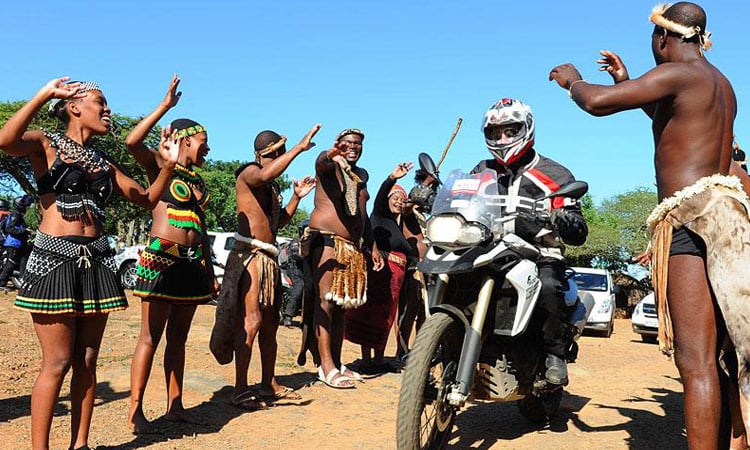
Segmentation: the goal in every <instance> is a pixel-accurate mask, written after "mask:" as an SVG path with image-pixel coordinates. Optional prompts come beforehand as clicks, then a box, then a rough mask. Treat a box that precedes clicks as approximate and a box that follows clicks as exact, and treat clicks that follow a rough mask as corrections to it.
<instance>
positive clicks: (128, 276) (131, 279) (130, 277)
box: [120, 261, 138, 289]
mask: <svg viewBox="0 0 750 450" xmlns="http://www.w3.org/2000/svg"><path fill="white" fill-rule="evenodd" d="M137 273H138V262H137V261H128V262H126V263H125V264H123V265H122V267H120V284H122V287H123V289H133V288H135V283H136V275H137Z"/></svg>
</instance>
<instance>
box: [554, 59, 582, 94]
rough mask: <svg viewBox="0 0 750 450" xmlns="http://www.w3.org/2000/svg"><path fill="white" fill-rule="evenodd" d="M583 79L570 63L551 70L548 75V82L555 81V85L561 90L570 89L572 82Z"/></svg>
mask: <svg viewBox="0 0 750 450" xmlns="http://www.w3.org/2000/svg"><path fill="white" fill-rule="evenodd" d="M581 79H583V77H581V73H580V72H578V69H576V66H574V65H573V64H570V63H566V64H560V65H559V66H557V67H555V68H554V69H552V70H551V71H550V73H549V80H550V81H552V80H554V81H557V84H558V85H559V86H560V87H561V88H563V89H570V86H571V85H572V84H573V82H575V81H578V80H581Z"/></svg>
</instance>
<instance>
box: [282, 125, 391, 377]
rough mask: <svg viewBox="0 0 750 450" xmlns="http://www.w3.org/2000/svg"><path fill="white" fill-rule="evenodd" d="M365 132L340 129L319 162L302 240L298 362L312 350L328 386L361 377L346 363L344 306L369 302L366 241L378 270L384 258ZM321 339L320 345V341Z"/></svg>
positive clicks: (302, 361) (301, 361)
mask: <svg viewBox="0 0 750 450" xmlns="http://www.w3.org/2000/svg"><path fill="white" fill-rule="evenodd" d="M364 138H365V135H364V133H363V132H362V131H360V130H357V129H346V130H344V131H342V132H341V133H339V134H338V136H337V137H336V141H335V143H334V145H333V147H332V148H331V149H330V150H327V151H325V152H322V153H321V154H320V155H318V158H317V159H316V161H315V172H316V179H317V184H318V189H317V190H316V191H315V207H314V209H313V212H312V214H311V216H310V226H309V227H308V228H307V231H306V232H305V236H304V238H303V239H302V242H301V243H300V248H301V249H302V252H303V256H306V257H307V261H306V266H308V267H307V269H308V272H309V274H310V275H311V278H312V279H311V283H306V285H307V284H311V286H310V287H312V289H311V290H308V291H307V292H306V295H305V300H304V302H305V308H304V310H305V313H304V314H303V322H304V324H303V343H302V349H301V352H300V355H299V357H298V359H297V362H298V363H300V364H301V365H303V364H304V363H305V360H306V352H307V351H308V350H309V351H311V353H312V354H313V360H314V361H315V364H317V365H319V368H318V378H319V379H320V380H321V381H323V382H324V383H325V384H326V385H328V386H330V387H333V388H338V389H346V388H354V387H355V386H354V381H359V380H361V376H360V375H359V374H358V373H356V372H354V371H352V370H350V369H348V368H347V367H346V366H344V365H343V364H342V363H341V347H342V345H343V339H344V333H343V328H344V309H346V308H356V307H358V306H360V305H362V304H363V303H364V302H365V301H366V295H365V291H366V287H367V269H366V266H365V258H364V255H363V254H362V252H361V250H360V240H361V239H363V238H364V245H365V247H367V248H369V249H370V251H371V254H372V259H373V266H374V269H375V270H380V269H381V268H382V267H383V259H382V258H381V256H380V254H379V253H378V251H377V246H376V245H375V243H374V240H373V239H372V230H371V229H370V221H369V218H368V216H367V208H366V206H367V200H368V198H369V194H368V192H367V179H368V174H367V171H366V170H365V169H363V168H361V167H359V166H357V161H358V160H359V158H360V157H361V156H362V141H363V140H364ZM316 340H317V344H316V342H315V341H316Z"/></svg>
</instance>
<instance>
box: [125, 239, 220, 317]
mask: <svg viewBox="0 0 750 450" xmlns="http://www.w3.org/2000/svg"><path fill="white" fill-rule="evenodd" d="M212 282H213V280H211V279H210V276H209V273H208V270H207V268H206V263H205V259H204V258H203V246H202V245H195V246H188V245H180V244H176V243H174V242H171V241H168V240H166V239H163V238H160V237H154V238H153V239H151V242H150V243H149V245H148V247H146V248H144V249H143V251H141V257H140V259H139V260H138V267H137V269H136V284H135V288H134V289H133V295H135V296H138V297H141V298H143V300H157V301H165V302H169V303H173V304H182V305H196V304H202V303H207V302H208V301H210V300H211V291H212V288H213V285H212Z"/></svg>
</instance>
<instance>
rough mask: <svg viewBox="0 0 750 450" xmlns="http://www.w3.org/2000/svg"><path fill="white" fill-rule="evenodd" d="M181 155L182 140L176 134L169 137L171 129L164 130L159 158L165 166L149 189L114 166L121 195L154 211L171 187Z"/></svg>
mask: <svg viewBox="0 0 750 450" xmlns="http://www.w3.org/2000/svg"><path fill="white" fill-rule="evenodd" d="M179 153H180V138H178V137H177V134H176V133H173V134H171V135H169V128H165V129H162V131H161V141H160V142H159V157H160V158H161V159H162V161H163V164H162V167H161V170H159V173H158V175H157V176H156V178H155V179H154V181H152V182H151V185H150V186H149V187H148V189H144V188H143V187H142V186H141V185H140V184H138V183H137V182H136V181H135V180H133V179H132V178H130V177H129V176H127V175H125V173H123V172H122V171H121V170H120V169H118V168H117V167H116V166H115V165H112V170H113V171H114V179H115V187H116V190H117V191H119V192H120V194H121V195H122V196H123V197H125V198H126V199H127V200H129V201H131V202H133V203H135V204H136V205H138V206H141V207H143V208H146V209H154V207H156V205H157V203H159V199H160V198H161V196H162V194H163V193H164V191H165V190H166V189H167V186H169V180H170V179H171V178H172V171H173V170H174V166H175V165H176V164H177V157H178V156H179Z"/></svg>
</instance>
